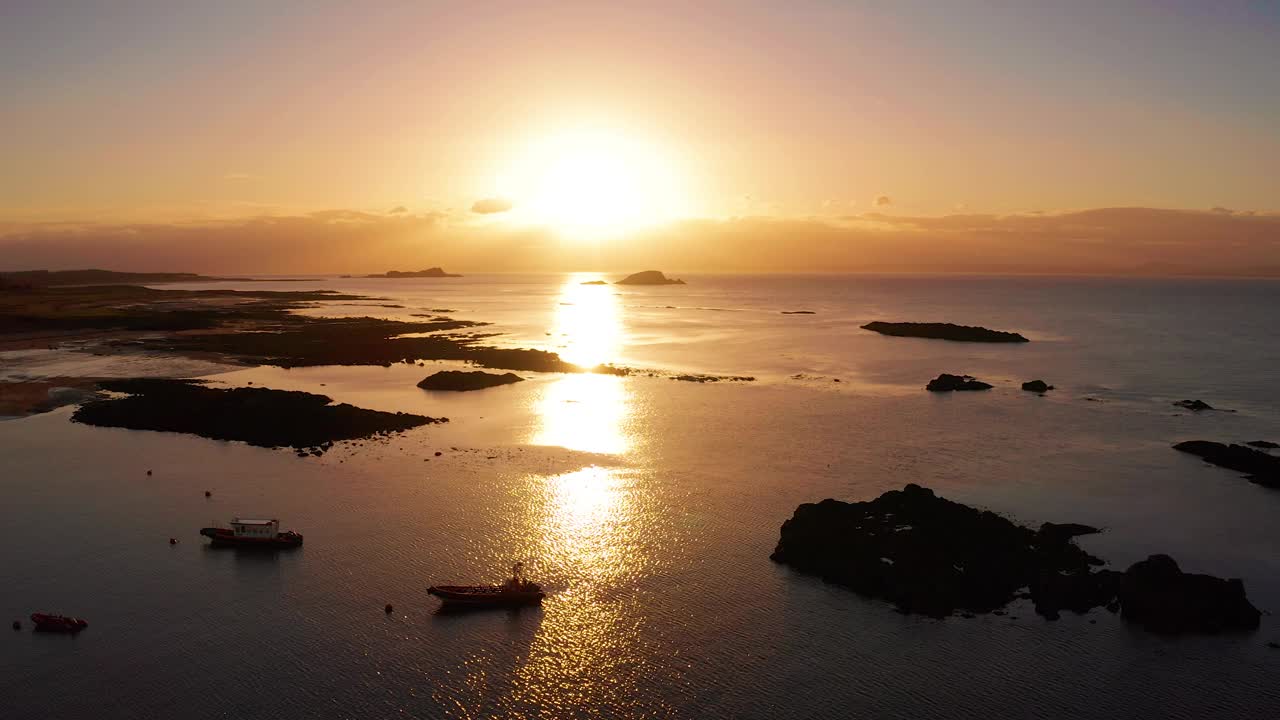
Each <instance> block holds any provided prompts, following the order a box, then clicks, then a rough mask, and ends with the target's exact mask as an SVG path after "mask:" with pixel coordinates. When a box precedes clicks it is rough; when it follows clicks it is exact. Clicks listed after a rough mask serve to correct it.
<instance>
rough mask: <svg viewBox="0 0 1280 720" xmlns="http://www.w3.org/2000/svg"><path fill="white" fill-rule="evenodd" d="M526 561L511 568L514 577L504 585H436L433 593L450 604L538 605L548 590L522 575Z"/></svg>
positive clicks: (447, 605) (470, 605) (456, 605)
mask: <svg viewBox="0 0 1280 720" xmlns="http://www.w3.org/2000/svg"><path fill="white" fill-rule="evenodd" d="M522 568H523V565H522V564H521V563H516V565H515V567H513V568H511V578H510V579H508V580H507V581H506V582H505V583H503V584H501V585H432V586H431V587H429V588H427V593H428V594H429V595H435V596H436V597H438V598H440V602H441V603H443V605H444V606H446V607H449V606H453V607H516V606H520V605H536V604H538V603H540V602H542V598H543V597H545V596H546V593H544V592H542V587H541V586H539V585H538V584H537V583H533V582H529V581H528V580H525V579H524V577H523V576H522V575H521V569H522Z"/></svg>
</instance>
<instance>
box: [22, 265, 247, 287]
mask: <svg viewBox="0 0 1280 720" xmlns="http://www.w3.org/2000/svg"><path fill="white" fill-rule="evenodd" d="M252 281H253V280H252V278H240V277H212V276H209V275H197V274H196V273H181V272H168V273H138V272H116V271H114V270H98V269H89V270H21V271H16V272H0V287H11V288H12V287H33V288H36V287H59V286H64V285H158V284H160V283H180V282H252Z"/></svg>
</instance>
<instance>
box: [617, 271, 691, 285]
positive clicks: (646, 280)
mask: <svg viewBox="0 0 1280 720" xmlns="http://www.w3.org/2000/svg"><path fill="white" fill-rule="evenodd" d="M616 284H617V285H684V284H685V283H684V281H683V280H678V279H676V278H669V277H667V276H666V275H663V274H662V273H661V272H659V271H658V270H645V271H643V272H638V273H632V274H631V275H628V276H626V277H624V278H622V279H621V280H619V281H618V282H617V283H616Z"/></svg>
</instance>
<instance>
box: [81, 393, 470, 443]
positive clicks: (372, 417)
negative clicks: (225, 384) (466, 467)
mask: <svg viewBox="0 0 1280 720" xmlns="http://www.w3.org/2000/svg"><path fill="white" fill-rule="evenodd" d="M99 386H100V387H102V389H104V390H109V391H112V392H118V393H128V395H127V396H126V397H122V398H114V399H109V400H99V401H97V402H91V403H88V404H86V405H83V406H81V407H80V408H79V409H78V410H76V412H75V414H73V415H72V416H71V420H72V421H73V422H79V423H84V424H86V425H99V426H103V427H118V428H128V429H130V430H158V431H163V432H180V433H189V434H192V435H199V436H201V437H206V438H210V439H213V440H240V441H243V442H246V443H248V444H250V445H259V446H262V447H280V446H288V447H294V448H298V449H299V450H302V449H306V448H316V449H319V452H316V451H314V450H313V451H312V452H313V454H316V455H319V454H321V453H322V452H323V451H324V450H325V449H328V448H330V447H332V441H334V440H352V439H356V438H367V437H373V436H375V435H381V434H385V433H392V432H402V431H404V430H409V429H410V428H415V427H418V426H420V425H427V424H429V423H437V422H447V421H448V420H447V418H431V417H425V416H423V415H411V414H409V413H400V412H397V413H389V412H382V411H380V410H367V409H365V408H358V407H355V406H353V405H348V404H346V403H343V404H340V405H334V404H332V403H333V400H332V398H329V397H326V396H324V395H313V394H311V393H305V392H298V391H293V390H270V389H267V388H225V389H224V388H212V387H207V386H206V385H205V384H204V383H203V382H202V381H199V380H167V379H158V378H135V379H131V380H108V381H103V382H100V383H99Z"/></svg>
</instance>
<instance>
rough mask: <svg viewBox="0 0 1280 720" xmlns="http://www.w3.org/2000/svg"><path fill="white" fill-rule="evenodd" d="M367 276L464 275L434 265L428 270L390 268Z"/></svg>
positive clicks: (433, 276)
mask: <svg viewBox="0 0 1280 720" xmlns="http://www.w3.org/2000/svg"><path fill="white" fill-rule="evenodd" d="M365 277H371V278H446V277H462V276H461V275H454V274H453V273H447V272H445V271H444V268H438V267H433V268H427V269H426V270H409V271H403V270H388V271H387V272H384V273H379V274H377V275H365Z"/></svg>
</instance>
